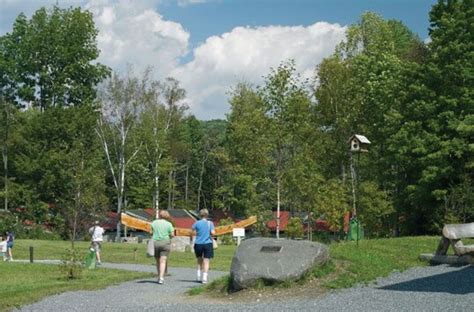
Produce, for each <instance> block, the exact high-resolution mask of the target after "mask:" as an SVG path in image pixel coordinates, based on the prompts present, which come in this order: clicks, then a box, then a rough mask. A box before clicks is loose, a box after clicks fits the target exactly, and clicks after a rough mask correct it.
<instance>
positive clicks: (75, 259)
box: [59, 249, 84, 280]
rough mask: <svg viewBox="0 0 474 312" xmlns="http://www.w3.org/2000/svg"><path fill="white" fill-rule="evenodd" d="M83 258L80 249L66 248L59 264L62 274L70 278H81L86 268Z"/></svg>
mask: <svg viewBox="0 0 474 312" xmlns="http://www.w3.org/2000/svg"><path fill="white" fill-rule="evenodd" d="M83 258H84V257H83V255H82V254H81V252H80V251H79V250H78V249H66V252H65V253H64V255H63V256H62V259H61V265H60V266H59V269H60V272H61V274H62V276H63V277H64V278H66V279H69V280H73V279H80V278H81V277H82V271H83V270H84V266H83V264H82V260H83Z"/></svg>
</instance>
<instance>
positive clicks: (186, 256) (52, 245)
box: [13, 239, 236, 271]
mask: <svg viewBox="0 0 474 312" xmlns="http://www.w3.org/2000/svg"><path fill="white" fill-rule="evenodd" d="M30 246H32V247H33V250H34V259H38V260H39V259H61V258H62V255H63V254H64V252H65V250H66V249H67V248H71V243H70V242H67V241H46V240H20V239H17V240H15V246H14V248H13V258H14V259H29V247H30ZM89 246H90V243H89V242H76V243H75V247H76V248H78V249H80V250H82V251H83V253H84V255H85V254H86V253H87V250H88V248H89ZM235 248H236V247H235V246H224V245H221V246H219V248H218V249H217V250H216V251H215V258H214V259H213V260H212V263H211V266H212V269H214V270H218V271H229V270H230V263H231V261H232V257H233V255H234V252H235ZM135 249H136V250H135ZM134 255H135V257H134ZM101 257H102V261H103V262H113V263H139V264H155V259H154V258H148V257H147V256H146V244H145V243H142V244H126V243H123V244H119V243H103V244H102V253H101ZM195 265H196V258H195V257H194V253H192V252H172V253H171V255H170V257H169V266H170V267H194V266H195Z"/></svg>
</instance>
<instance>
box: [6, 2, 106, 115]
mask: <svg viewBox="0 0 474 312" xmlns="http://www.w3.org/2000/svg"><path fill="white" fill-rule="evenodd" d="M97 33H98V32H97V29H96V28H95V25H94V21H93V17H92V13H90V12H89V11H82V10H81V9H80V8H69V9H61V8H59V7H56V6H55V7H53V8H52V9H51V10H50V11H48V10H46V9H45V8H41V9H39V10H37V11H36V12H35V13H34V14H33V16H32V17H31V19H30V20H28V19H27V18H26V16H25V15H24V14H20V15H19V16H18V17H17V19H16V21H15V23H14V25H13V30H12V32H11V33H7V34H6V35H4V36H3V37H2V38H1V40H0V51H1V55H2V56H3V57H4V58H5V59H6V60H5V61H4V63H6V67H7V68H6V69H7V70H6V72H4V75H5V76H6V79H5V77H4V79H3V80H7V81H8V83H9V85H10V86H9V92H8V94H7V99H10V100H12V101H15V102H16V103H18V105H24V104H26V103H28V104H29V105H33V106H38V107H40V109H41V111H44V110H46V109H48V108H49V107H63V106H74V105H81V104H82V103H84V102H88V103H90V102H91V101H92V100H94V98H95V95H96V91H95V86H96V85H97V84H98V83H99V82H100V81H102V80H103V79H104V78H105V77H106V76H107V75H108V72H109V70H108V68H107V67H106V66H104V65H101V64H100V63H94V61H95V60H96V59H97V57H98V56H99V49H98V48H97V44H96V37H97Z"/></svg>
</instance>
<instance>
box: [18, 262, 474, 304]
mask: <svg viewBox="0 0 474 312" xmlns="http://www.w3.org/2000/svg"><path fill="white" fill-rule="evenodd" d="M104 267H110V268H121V269H131V270H139V271H145V272H154V267H152V266H144V265H122V264H105V265H104ZM170 273H171V274H172V276H170V277H168V278H167V279H166V281H165V285H158V284H157V283H156V280H155V279H143V280H137V281H132V282H126V283H123V284H120V285H117V286H111V287H108V288H106V289H103V290H99V291H75V292H67V293H63V294H60V295H56V296H52V297H48V298H45V299H44V300H42V301H40V302H38V303H35V304H32V305H29V306H25V307H23V308H22V309H21V310H20V311H58V312H59V311H61V312H62V311H140V310H143V311H154V310H160V311H272V312H276V311H351V312H354V311H397V312H398V311H473V309H474V266H463V267H451V266H446V265H439V266H433V267H422V268H412V269H410V270H408V271H405V272H403V273H397V272H395V273H393V274H391V275H390V276H389V277H387V278H383V279H379V280H378V281H377V282H376V283H374V284H373V285H370V286H366V287H362V286H359V287H354V288H350V289H346V290H342V291H333V292H330V293H328V294H327V295H325V296H322V297H318V298H292V299H287V300H278V301H275V300H272V301H270V302H269V301H265V300H260V299H259V298H255V301H254V302H250V303H248V302H247V303H243V302H232V301H231V300H229V299H225V300H224V299H221V300H211V301H209V300H206V299H203V298H194V297H189V296H187V295H185V291H186V290H188V289H189V288H191V287H195V286H197V285H199V284H196V283H195V282H194V281H193V280H192V279H193V278H194V274H195V271H194V270H193V269H186V268H170ZM224 274H225V273H224V272H215V271H214V272H212V273H211V274H210V278H211V279H212V278H216V277H219V276H222V275H224Z"/></svg>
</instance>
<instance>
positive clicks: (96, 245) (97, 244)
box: [91, 242, 101, 252]
mask: <svg viewBox="0 0 474 312" xmlns="http://www.w3.org/2000/svg"><path fill="white" fill-rule="evenodd" d="M91 246H92V248H94V250H95V252H100V247H101V246H100V242H92V245H91Z"/></svg>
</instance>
